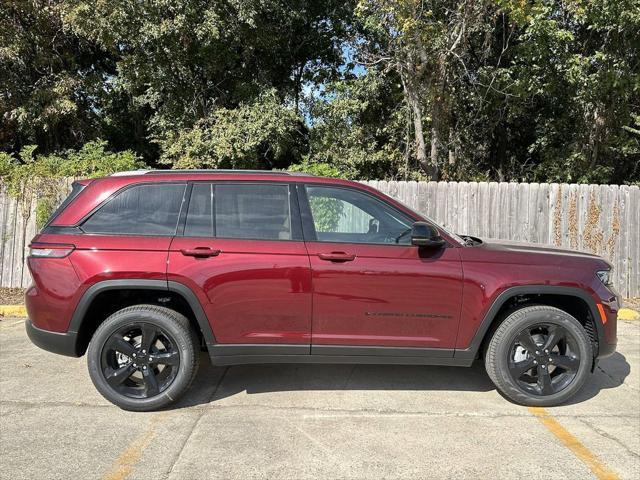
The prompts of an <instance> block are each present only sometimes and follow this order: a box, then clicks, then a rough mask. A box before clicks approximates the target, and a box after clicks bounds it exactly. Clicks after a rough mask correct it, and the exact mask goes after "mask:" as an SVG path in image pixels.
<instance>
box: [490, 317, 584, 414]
mask: <svg viewBox="0 0 640 480" xmlns="http://www.w3.org/2000/svg"><path fill="white" fill-rule="evenodd" d="M592 361H593V349H592V346H591V341H590V340H589V337H588V336H587V333H586V331H585V330H584V328H583V327H582V325H580V323H579V322H578V321H577V320H576V319H575V318H574V317H572V316H571V315H569V314H568V313H567V312H564V311H563V310H560V309H558V308H555V307H549V306H544V305H540V306H531V307H524V308H522V309H520V310H517V311H516V312H514V313H512V314H511V315H509V316H508V317H507V318H506V319H505V321H504V322H502V324H501V325H500V326H499V327H498V328H497V330H496V331H495V333H494V334H493V337H492V338H491V341H490V343H489V347H488V348H487V352H486V355H485V365H486V368H487V373H488V374H489V377H491V380H493V383H494V384H495V385H496V387H497V388H498V390H500V392H502V393H503V394H504V395H505V396H506V397H508V398H509V399H511V400H513V401H514V402H516V403H520V404H523V405H531V406H551V405H557V404H560V403H562V402H565V401H566V400H568V399H569V398H570V397H571V396H573V395H574V394H575V393H576V392H577V391H578V390H579V389H580V388H581V387H582V385H583V384H584V382H585V380H586V379H587V376H588V374H589V369H590V367H591V363H592Z"/></svg>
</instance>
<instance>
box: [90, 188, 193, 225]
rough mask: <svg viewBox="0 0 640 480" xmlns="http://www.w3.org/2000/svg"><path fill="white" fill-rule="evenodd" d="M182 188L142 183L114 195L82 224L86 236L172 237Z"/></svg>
mask: <svg viewBox="0 0 640 480" xmlns="http://www.w3.org/2000/svg"><path fill="white" fill-rule="evenodd" d="M185 187H186V185H184V184H162V183H155V184H143V185H136V186H133V187H130V188H127V189H126V190H124V191H122V192H120V193H118V194H117V195H116V197H115V198H112V199H111V200H110V201H108V202H107V203H106V204H104V205H103V206H102V207H100V209H99V210H98V211H96V212H95V213H94V214H93V215H92V216H91V217H89V219H88V220H86V221H85V222H84V223H83V224H82V230H83V231H85V232H87V233H104V234H124V235H175V233H176V227H177V225H178V216H179V214H180V206H181V204H182V197H183V195H184V190H185Z"/></svg>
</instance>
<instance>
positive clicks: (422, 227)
mask: <svg viewBox="0 0 640 480" xmlns="http://www.w3.org/2000/svg"><path fill="white" fill-rule="evenodd" d="M445 243H446V242H445V241H444V239H443V238H442V237H441V236H440V232H438V229H437V228H436V227H434V226H433V225H431V224H430V223H427V222H416V223H414V224H413V225H412V226H411V245H415V246H417V247H431V248H435V247H437V248H439V247H442V246H443V245H444V244H445Z"/></svg>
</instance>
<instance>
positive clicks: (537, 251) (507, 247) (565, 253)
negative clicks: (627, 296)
mask: <svg viewBox="0 0 640 480" xmlns="http://www.w3.org/2000/svg"><path fill="white" fill-rule="evenodd" d="M467 248H468V249H469V250H473V249H478V250H479V251H482V252H483V253H484V254H486V255H489V256H492V257H495V258H496V260H499V261H501V262H503V263H516V264H531V263H538V264H540V263H548V264H559V263H574V262H575V263H582V264H585V263H590V264H593V265H599V266H600V267H603V268H606V267H608V268H612V265H611V264H610V263H609V262H608V261H607V260H605V259H604V258H602V257H600V256H599V255H595V254H593V253H589V252H581V251H577V250H569V249H566V248H561V247H554V246H552V245H542V244H533V243H524V242H512V241H508V240H486V241H483V243H482V244H480V245H477V246H475V247H466V248H465V250H466V249H467ZM478 253H479V252H478Z"/></svg>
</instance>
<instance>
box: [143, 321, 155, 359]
mask: <svg viewBox="0 0 640 480" xmlns="http://www.w3.org/2000/svg"><path fill="white" fill-rule="evenodd" d="M157 336H158V331H157V330H156V328H155V327H154V326H152V325H148V324H145V325H144V326H143V327H142V339H141V341H140V348H141V349H142V350H144V351H145V352H151V346H152V345H153V344H154V343H155V341H156V338H157Z"/></svg>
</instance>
